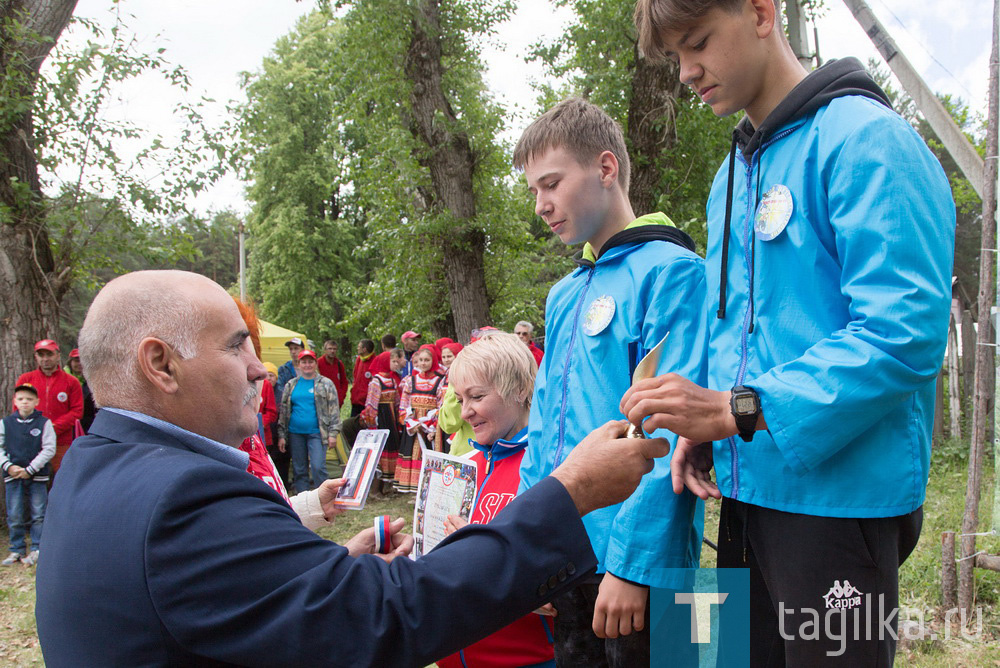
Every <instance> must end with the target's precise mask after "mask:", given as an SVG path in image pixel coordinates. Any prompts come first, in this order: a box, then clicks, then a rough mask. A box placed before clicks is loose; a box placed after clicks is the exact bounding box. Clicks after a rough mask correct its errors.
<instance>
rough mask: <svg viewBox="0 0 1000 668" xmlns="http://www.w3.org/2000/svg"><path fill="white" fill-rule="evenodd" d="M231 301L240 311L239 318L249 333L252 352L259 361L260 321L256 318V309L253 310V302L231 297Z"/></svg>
mask: <svg viewBox="0 0 1000 668" xmlns="http://www.w3.org/2000/svg"><path fill="white" fill-rule="evenodd" d="M233 301H234V302H236V308H238V309H239V310H240V316H241V317H242V318H243V322H244V323H246V326H247V329H248V330H249V331H250V342H251V343H253V351H254V352H255V353H257V359H260V358H261V357H260V320H259V319H258V318H257V309H256V308H254V305H253V302H252V301H250V300H247V301H245V302H244V301H243V300H241V299H240V298H239V297H233Z"/></svg>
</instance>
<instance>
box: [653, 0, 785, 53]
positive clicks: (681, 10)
mask: <svg viewBox="0 0 1000 668" xmlns="http://www.w3.org/2000/svg"><path fill="white" fill-rule="evenodd" d="M745 2H746V0H639V1H638V2H636V3H635V15H634V19H635V27H636V30H638V31H639V51H640V52H641V53H642V55H644V56H645V57H646V58H649V59H650V60H652V61H654V62H659V61H663V60H666V57H667V54H666V50H665V49H664V46H663V39H662V38H663V33H665V32H667V31H671V30H679V29H681V28H685V27H687V26H689V25H691V24H692V23H694V22H695V21H697V20H698V19H700V18H702V17H703V16H705V14H708V13H709V12H710V11H712V10H713V9H721V10H723V11H726V12H736V11H738V10H739V8H740V7H742V6H743V4H744V3H745ZM774 3H775V7H778V8H779V9H780V4H779V3H780V0H774ZM779 16H780V12H779Z"/></svg>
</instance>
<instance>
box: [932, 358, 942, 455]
mask: <svg viewBox="0 0 1000 668" xmlns="http://www.w3.org/2000/svg"><path fill="white" fill-rule="evenodd" d="M935 385H936V386H937V390H936V391H935V392H934V433H933V435H932V441H933V442H934V443H935V444H937V443H940V442H941V441H943V440H944V368H943V367H942V369H941V370H940V371H938V375H937V383H935Z"/></svg>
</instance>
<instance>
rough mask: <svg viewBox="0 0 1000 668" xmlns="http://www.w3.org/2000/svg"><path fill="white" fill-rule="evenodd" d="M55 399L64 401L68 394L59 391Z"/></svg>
mask: <svg viewBox="0 0 1000 668" xmlns="http://www.w3.org/2000/svg"><path fill="white" fill-rule="evenodd" d="M56 399H58V400H59V401H66V400H67V399H69V395H68V394H66V393H65V392H60V393H59V394H57V395H56Z"/></svg>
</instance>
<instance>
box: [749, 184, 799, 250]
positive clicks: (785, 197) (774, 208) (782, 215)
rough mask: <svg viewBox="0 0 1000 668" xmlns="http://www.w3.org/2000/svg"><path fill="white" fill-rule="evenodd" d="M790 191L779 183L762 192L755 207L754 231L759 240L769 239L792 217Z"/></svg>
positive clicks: (782, 228) (774, 236)
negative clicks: (758, 204) (758, 203)
mask: <svg viewBox="0 0 1000 668" xmlns="http://www.w3.org/2000/svg"><path fill="white" fill-rule="evenodd" d="M793 208H794V205H793V204H792V192H791V191H790V190H789V189H788V187H787V186H783V185H781V184H780V183H779V184H777V185H774V186H771V189H770V190H768V191H767V192H766V193H764V197H763V199H761V200H760V206H759V207H757V216H756V219H755V220H754V226H753V227H754V231H756V232H757V237H758V238H759V239H760V240H761V241H770V240H771V239H774V238H776V237H777V236H778V235H779V234H781V233H782V232H783V231H784V230H785V226H786V225H788V221H789V220H791V218H792V209H793Z"/></svg>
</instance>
